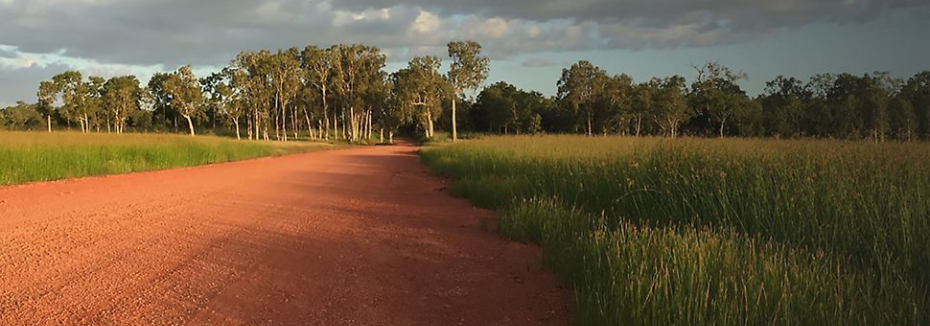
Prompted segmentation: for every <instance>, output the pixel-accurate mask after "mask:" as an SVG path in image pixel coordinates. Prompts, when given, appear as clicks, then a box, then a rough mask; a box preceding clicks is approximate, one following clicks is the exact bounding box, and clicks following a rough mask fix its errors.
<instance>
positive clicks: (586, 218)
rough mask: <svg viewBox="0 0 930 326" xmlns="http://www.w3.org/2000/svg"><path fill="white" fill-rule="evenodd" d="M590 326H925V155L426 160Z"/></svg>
mask: <svg viewBox="0 0 930 326" xmlns="http://www.w3.org/2000/svg"><path fill="white" fill-rule="evenodd" d="M421 155H422V157H423V160H424V162H426V163H427V164H428V165H429V166H431V167H432V168H433V169H434V170H436V171H437V172H440V173H444V174H449V175H452V176H454V177H456V178H458V180H459V181H457V182H456V183H455V184H454V185H453V186H452V191H453V192H455V193H457V194H459V195H462V196H465V197H468V198H470V199H472V200H473V201H474V202H476V204H478V205H481V206H485V207H492V208H498V209H501V210H503V211H504V213H503V215H502V217H501V221H500V223H499V226H500V229H501V231H502V233H504V234H506V235H509V236H512V237H515V238H517V239H524V240H529V241H536V242H540V243H541V244H542V245H543V246H544V247H545V248H546V257H547V258H546V260H547V262H549V265H550V266H552V267H553V268H554V269H555V270H557V271H559V272H560V273H562V274H563V275H566V276H567V277H568V278H569V279H570V280H572V281H573V282H572V283H573V284H574V286H575V289H576V294H577V295H576V297H577V301H578V305H579V307H578V318H579V321H583V322H584V324H634V325H636V324H643V325H649V324H676V325H683V324H687V325H702V324H720V325H745V324H782V325H791V324H868V325H874V324H893V325H914V324H928V318H930V316H928V314H930V313H927V312H925V311H930V305H928V287H930V276H928V274H927V273H926V272H925V271H927V270H930V241H928V238H930V237H928V235H930V196H928V194H930V192H928V190H930V189H928V187H930V146H928V145H924V144H875V143H856V142H836V141H774V140H698V139H679V140H663V139H632V138H619V139H618V138H580V137H569V136H549V137H507V138H492V139H484V140H478V141H473V142H466V143H461V144H456V145H452V146H442V147H435V148H430V149H426V150H424V151H422V154H421Z"/></svg>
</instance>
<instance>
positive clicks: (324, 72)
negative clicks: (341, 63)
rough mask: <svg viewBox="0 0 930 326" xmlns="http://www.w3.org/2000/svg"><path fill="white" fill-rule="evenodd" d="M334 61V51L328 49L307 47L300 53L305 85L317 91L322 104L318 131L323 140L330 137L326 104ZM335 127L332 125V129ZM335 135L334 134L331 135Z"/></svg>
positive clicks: (327, 106)
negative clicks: (305, 76)
mask: <svg viewBox="0 0 930 326" xmlns="http://www.w3.org/2000/svg"><path fill="white" fill-rule="evenodd" d="M334 60H335V51H334V50H333V49H332V48H330V49H321V48H318V47H316V46H308V47H307V48H305V49H304V51H303V52H302V53H301V66H302V67H303V69H304V70H306V71H307V84H308V85H312V86H313V87H314V88H315V89H316V90H319V92H320V93H319V94H320V101H321V102H322V104H323V112H322V115H323V119H322V121H323V123H322V124H321V126H320V129H321V131H322V133H323V138H325V139H329V137H330V134H331V132H330V120H329V103H328V102H327V100H328V98H329V96H330V94H329V90H330V85H332V83H333V81H332V76H333V63H334ZM333 117H334V118H333V122H334V123H335V117H336V114H335V112H334V113H333ZM335 127H336V126H335V125H333V128H335ZM332 134H335V133H332Z"/></svg>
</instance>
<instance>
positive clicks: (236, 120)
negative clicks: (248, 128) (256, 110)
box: [233, 118, 242, 140]
mask: <svg viewBox="0 0 930 326" xmlns="http://www.w3.org/2000/svg"><path fill="white" fill-rule="evenodd" d="M233 124H234V125H236V140H242V136H240V135H239V118H235V119H233Z"/></svg>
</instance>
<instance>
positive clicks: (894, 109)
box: [888, 94, 920, 141]
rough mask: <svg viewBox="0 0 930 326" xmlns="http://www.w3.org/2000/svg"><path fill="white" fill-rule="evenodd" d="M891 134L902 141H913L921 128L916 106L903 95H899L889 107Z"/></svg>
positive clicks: (892, 100)
mask: <svg viewBox="0 0 930 326" xmlns="http://www.w3.org/2000/svg"><path fill="white" fill-rule="evenodd" d="M888 113H889V118H890V119H889V120H890V121H889V127H890V129H891V134H892V135H893V136H894V137H895V138H897V139H900V140H906V141H911V140H913V139H914V136H915V135H916V133H917V128H918V127H919V126H920V125H919V122H918V119H917V112H915V111H914V106H913V105H912V104H911V102H910V101H909V100H908V99H907V98H906V97H905V96H903V95H901V94H898V95H896V96H895V97H894V98H892V99H891V102H890V104H889V105H888Z"/></svg>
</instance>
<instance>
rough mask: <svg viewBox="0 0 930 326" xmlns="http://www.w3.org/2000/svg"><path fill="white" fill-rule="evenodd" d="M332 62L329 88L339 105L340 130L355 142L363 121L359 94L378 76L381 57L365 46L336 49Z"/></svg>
mask: <svg viewBox="0 0 930 326" xmlns="http://www.w3.org/2000/svg"><path fill="white" fill-rule="evenodd" d="M335 51H336V53H337V55H336V60H334V62H333V85H334V86H335V88H336V90H337V92H338V94H339V97H340V102H341V103H342V116H343V130H344V133H345V134H346V136H348V137H346V138H348V139H349V140H350V141H356V140H358V139H359V136H360V130H361V128H360V127H361V122H362V120H363V116H364V115H363V114H362V108H363V107H364V103H362V102H363V101H362V97H361V96H360V94H363V93H364V92H365V89H366V88H367V87H370V86H371V84H370V82H371V81H373V80H376V76H381V69H382V68H384V63H385V59H386V58H385V56H384V54H382V53H381V50H380V49H378V48H377V47H374V46H367V45H358V44H353V45H339V46H337V47H336V48H335Z"/></svg>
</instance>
